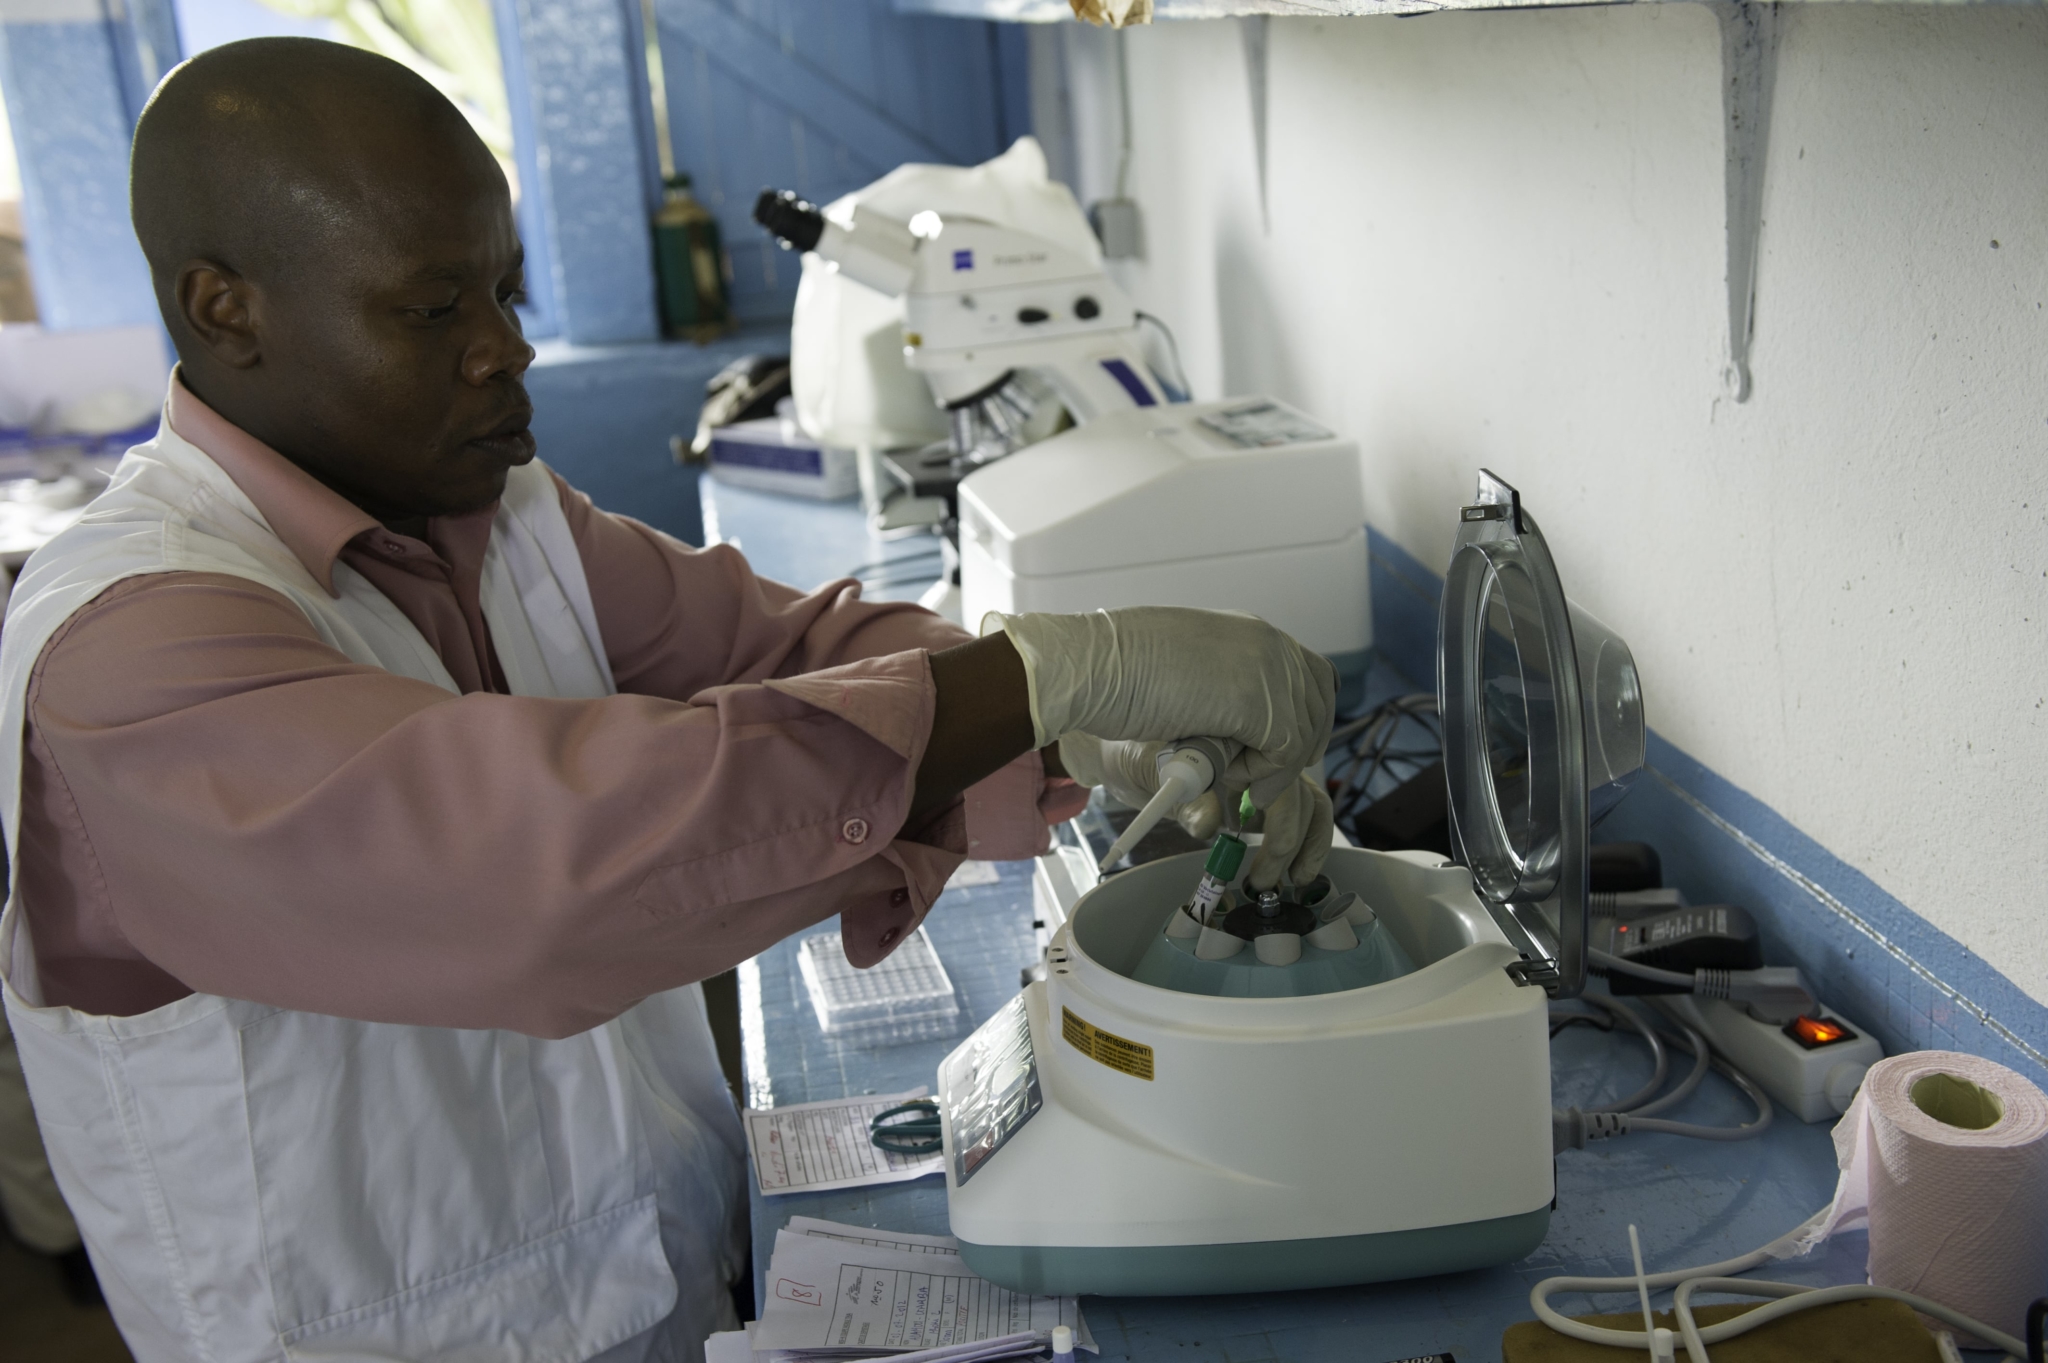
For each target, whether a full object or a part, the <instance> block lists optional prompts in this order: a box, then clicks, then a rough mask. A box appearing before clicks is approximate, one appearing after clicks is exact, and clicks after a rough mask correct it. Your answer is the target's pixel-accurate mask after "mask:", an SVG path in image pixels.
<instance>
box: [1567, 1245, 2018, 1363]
mask: <svg viewBox="0 0 2048 1363" xmlns="http://www.w3.org/2000/svg"><path fill="white" fill-rule="evenodd" d="M1827 1214H1828V1209H1826V1208H1823V1209H1822V1210H1820V1211H1818V1212H1816V1213H1814V1215H1812V1216H1811V1217H1809V1218H1807V1220H1806V1221H1805V1222H1804V1223H1803V1224H1801V1225H1799V1226H1797V1227H1795V1228H1794V1229H1793V1230H1791V1231H1790V1232H1788V1233H1786V1234H1784V1235H1781V1236H1779V1237H1778V1238H1777V1239H1776V1240H1773V1241H1771V1243H1770V1244H1768V1245H1765V1246H1764V1247H1763V1248H1762V1249H1757V1250H1751V1251H1750V1252H1749V1253H1748V1254H1744V1255H1742V1256H1740V1257H1738V1258H1734V1259H1724V1260H1722V1261H1721V1262H1720V1263H1718V1264H1705V1265H1702V1266H1700V1267H1698V1268H1681V1269H1674V1270H1672V1271H1671V1272H1668V1273H1651V1274H1647V1275H1631V1276H1629V1277H1625V1278H1574V1277H1557V1278H1545V1279H1544V1280H1543V1281H1542V1282H1540V1283H1537V1284H1536V1286H1534V1287H1533V1288H1531V1289H1529V1305H1530V1307H1531V1308H1533V1309H1534V1310H1535V1312H1536V1318H1537V1319H1538V1320H1540V1321H1542V1322H1543V1323H1544V1324H1545V1325H1548V1326H1549V1327H1550V1328H1551V1329H1553V1330H1555V1331H1557V1332H1558V1333H1559V1334H1561V1335H1565V1336H1568V1337H1569V1338H1572V1339H1578V1340H1584V1341H1585V1342H1586V1343H1588V1344H1605V1345H1607V1346H1608V1347H1609V1348H1614V1349H1640V1350H1643V1351H1645V1352H1651V1353H1653V1356H1654V1350H1655V1348H1656V1337H1655V1335H1654V1334H1652V1333H1651V1332H1649V1331H1647V1330H1613V1329H1609V1328H1607V1327H1606V1326H1601V1325H1588V1324H1586V1323H1585V1322H1583V1321H1577V1320H1573V1319H1572V1318H1571V1317H1569V1316H1566V1315H1564V1314H1562V1313H1561V1312H1559V1311H1558V1310H1557V1309H1556V1308H1555V1307H1553V1306H1552V1305H1551V1304H1550V1297H1551V1295H1552V1294H1553V1293H1556V1292H1587V1293H1599V1292H1647V1291H1650V1290H1656V1289H1661V1288H1666V1287H1670V1288H1675V1289H1677V1290H1676V1292H1675V1293H1674V1294H1673V1298H1672V1310H1673V1313H1674V1314H1675V1315H1676V1316H1677V1317H1678V1329H1679V1335H1680V1337H1681V1338H1682V1339H1683V1340H1684V1342H1685V1356H1686V1358H1687V1359H1688V1360H1690V1363H1713V1360H1712V1359H1711V1358H1709V1357H1708V1355H1707V1346H1708V1345H1709V1344H1721V1343H1725V1342H1726V1341H1728V1340H1731V1339H1734V1338H1736V1337H1737V1336H1739V1335H1745V1334H1748V1333H1749V1332H1750V1331H1751V1330H1754V1329H1756V1328H1757V1327H1758V1326H1760V1325H1768V1324H1770V1323H1771V1322H1772V1321H1774V1320H1778V1319H1780V1318H1781V1317H1784V1316H1789V1315H1791V1314H1792V1313H1793V1312H1795V1311H1804V1310H1807V1309H1809V1308H1811V1307H1815V1306H1829V1305H1832V1304H1833V1303H1835V1302H1840V1301H1862V1300H1867V1299H1871V1298H1880V1299H1883V1300H1887V1301H1899V1302H1904V1303H1905V1304H1906V1305H1908V1306H1910V1307H1912V1308H1913V1309H1914V1310H1915V1311H1918V1312H1920V1313H1921V1314H1923V1315H1929V1316H1933V1317H1934V1318H1935V1319H1936V1320H1939V1321H1942V1322H1944V1323H1945V1324H1948V1325H1952V1326H1954V1327H1956V1328H1957V1329H1959V1330H1964V1331H1967V1332H1968V1333H1970V1334H1973V1335H1975V1336H1977V1337H1978V1338H1979V1339H1984V1340H1989V1341H1990V1342H1991V1343H1992V1344H1993V1345H1994V1346H1996V1347H1997V1348H2000V1349H2003V1350H2005V1351H2006V1353H2007V1354H2008V1355H2011V1356H2012V1357H2013V1358H2014V1359H2023V1358H2025V1357H2026V1355H2027V1346H2026V1345H2024V1344H2022V1343H2021V1342H2020V1341H2019V1340H2017V1339H2014V1338H2013V1337H2012V1336H2011V1335H2008V1334H2006V1333H2004V1332H2003V1331H2000V1330H1994V1329H1992V1328H1991V1327H1990V1326H1988V1325H1986V1324H1984V1323H1983V1322H1982V1321H1977V1320H1972V1319H1970V1317H1968V1316H1966V1315H1964V1314H1963V1313H1962V1312H1960V1311H1951V1310H1950V1309H1949V1308H1948V1307H1946V1306H1943V1305H1942V1304H1941V1303H1939V1302H1933V1301H1929V1300H1928V1299H1927V1298H1925V1297H1916V1296H1914V1295H1913V1294H1912V1293H1910V1292H1897V1291H1894V1290H1892V1289H1891V1288H1888V1287H1871V1286H1867V1285H1865V1284H1862V1283H1850V1284H1847V1285H1845V1286H1842V1287H1804V1286H1801V1285H1800V1284H1798V1283H1774V1282H1764V1281H1761V1280H1755V1279H1749V1278H1736V1277H1732V1276H1730V1275H1731V1274H1736V1273H1746V1272H1748V1271H1749V1270H1750V1269H1752V1268H1755V1267H1757V1266H1758V1265H1759V1264H1762V1263H1765V1262H1766V1261H1768V1260H1771V1259H1777V1258H1783V1257H1786V1255H1785V1252H1786V1251H1788V1250H1790V1249H1791V1247H1792V1245H1793V1243H1794V1242H1796V1241H1797V1240H1798V1239H1799V1238H1800V1236H1802V1235H1803V1234H1805V1233H1806V1232H1807V1231H1809V1230H1814V1229H1817V1228H1818V1227H1819V1226H1820V1225H1821V1223H1822V1222H1823V1221H1824V1220H1825V1219H1826V1218H1827ZM1631 1229H1633V1228H1631ZM1695 1292H1725V1293H1729V1294H1731V1295H1742V1296H1752V1297H1776V1298H1778V1299H1779V1300H1777V1301H1774V1302H1772V1303H1771V1304H1770V1305H1768V1306H1759V1307H1757V1308H1756V1309H1755V1310H1753V1311H1745V1312H1743V1313H1742V1314H1741V1315H1739V1316H1736V1317H1734V1318H1733V1319H1730V1320H1724V1321H1722V1322H1720V1323H1719V1324H1718V1325H1709V1326H1707V1327H1706V1328H1705V1329H1702V1328H1700V1326H1699V1324H1698V1322H1696V1321H1695V1320H1694V1319H1693V1315H1692V1296H1693V1293H1695ZM1644 1323H1645V1324H1648V1323H1649V1322H1648V1319H1647V1317H1646V1318H1645V1321H1644ZM1659 1333H1661V1331H1660V1332H1659Z"/></svg>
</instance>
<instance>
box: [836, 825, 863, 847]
mask: <svg viewBox="0 0 2048 1363" xmlns="http://www.w3.org/2000/svg"><path fill="white" fill-rule="evenodd" d="M839 836H840V837H842V838H845V839H846V840H847V841H848V842H850V843H853V844H854V845H856V846H858V845H859V844H861V843H864V842H866V841H867V840H868V821H867V820H866V819H848V820H847V821H846V822H845V823H843V824H841V825H840V826H839Z"/></svg>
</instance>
